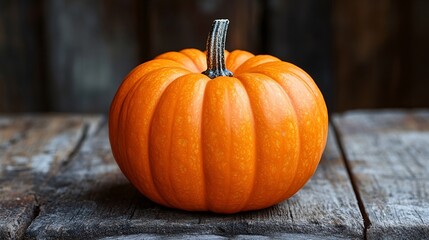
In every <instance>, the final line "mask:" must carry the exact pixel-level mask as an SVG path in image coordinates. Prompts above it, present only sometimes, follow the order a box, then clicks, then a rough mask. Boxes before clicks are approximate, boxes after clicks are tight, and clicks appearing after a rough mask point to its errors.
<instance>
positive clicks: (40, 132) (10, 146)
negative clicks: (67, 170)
mask: <svg viewBox="0 0 429 240" xmlns="http://www.w3.org/2000/svg"><path fill="white" fill-rule="evenodd" d="M99 119H100V118H99V117H86V118H85V117H80V116H66V115H61V116H60V115H56V116H33V115H29V116H20V117H16V116H2V117H0V239H17V238H20V237H22V236H23V234H24V232H25V230H26V228H27V227H28V225H30V223H31V221H32V220H33V219H34V217H36V216H37V214H38V213H39V209H40V206H41V202H40V197H41V196H40V191H39V189H40V188H41V187H42V186H43V185H44V184H45V183H46V181H47V180H48V179H49V178H51V177H52V176H53V175H55V174H56V173H57V172H58V170H59V169H60V168H61V167H63V166H64V165H66V164H67V162H68V161H69V159H70V156H71V155H73V154H74V152H75V151H77V149H78V147H79V145H80V143H81V141H83V139H84V138H85V136H86V135H87V133H88V132H89V131H92V130H91V129H93V128H94V125H96V123H97V122H98V121H99Z"/></svg>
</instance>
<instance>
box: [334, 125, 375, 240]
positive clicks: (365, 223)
mask: <svg viewBox="0 0 429 240" xmlns="http://www.w3.org/2000/svg"><path fill="white" fill-rule="evenodd" d="M330 123H331V125H332V129H333V132H334V135H335V141H336V144H337V146H338V149H339V151H340V154H341V156H342V159H343V162H344V165H345V166H346V170H347V175H348V176H349V179H350V183H351V185H352V188H353V192H354V194H355V197H356V200H357V204H358V206H359V211H360V213H361V215H362V219H363V226H364V229H363V238H364V239H365V240H366V239H367V233H368V229H369V228H370V227H371V220H370V219H369V215H368V212H367V211H366V209H365V205H364V203H363V200H362V196H361V194H360V192H359V188H358V186H357V181H356V178H355V177H354V174H353V170H352V167H351V166H350V161H349V159H348V158H347V155H346V152H345V148H344V145H343V141H342V137H341V135H340V131H339V129H338V128H337V126H336V124H335V122H333V121H330Z"/></svg>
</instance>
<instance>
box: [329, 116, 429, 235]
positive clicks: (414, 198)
mask: <svg viewBox="0 0 429 240" xmlns="http://www.w3.org/2000/svg"><path fill="white" fill-rule="evenodd" d="M334 123H335V127H336V129H337V130H338V133H339V135H340V140H341V142H342V145H343V147H344V152H345V156H346V159H347V160H348V161H349V163H350V167H351V170H352V173H353V175H354V177H355V179H356V184H357V187H358V190H359V192H360V194H361V198H362V201H363V204H364V207H365V210H366V212H367V214H368V216H369V220H370V221H371V224H372V225H371V226H370V227H369V229H368V230H367V237H368V239H428V238H429V175H428V173H429V167H428V166H429V148H428V146H429V111H418V110H416V111H407V112H404V111H384V112H379V111H378V112H373V111H355V112H347V113H345V114H343V115H337V116H336V117H335V118H334Z"/></svg>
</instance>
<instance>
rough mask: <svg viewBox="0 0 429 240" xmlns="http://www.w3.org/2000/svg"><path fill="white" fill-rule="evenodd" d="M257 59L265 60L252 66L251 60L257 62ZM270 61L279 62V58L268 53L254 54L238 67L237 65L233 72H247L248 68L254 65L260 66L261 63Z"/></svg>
mask: <svg viewBox="0 0 429 240" xmlns="http://www.w3.org/2000/svg"><path fill="white" fill-rule="evenodd" d="M258 60H260V61H262V60H265V61H264V62H262V63H258V64H256V65H254V66H252V62H254V61H255V62H258ZM271 62H281V60H280V59H278V58H276V57H273V56H270V55H255V56H253V57H251V58H249V59H247V60H246V61H244V62H243V63H242V64H241V65H240V66H239V67H237V69H236V70H235V74H242V73H247V72H249V70H250V69H252V68H254V67H257V66H261V65H263V64H266V63H271ZM247 65H250V66H247Z"/></svg>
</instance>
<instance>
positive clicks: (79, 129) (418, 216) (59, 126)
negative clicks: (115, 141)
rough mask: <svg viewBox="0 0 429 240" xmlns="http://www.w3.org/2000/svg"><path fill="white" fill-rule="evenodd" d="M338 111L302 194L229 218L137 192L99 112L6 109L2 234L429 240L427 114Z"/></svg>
mask: <svg viewBox="0 0 429 240" xmlns="http://www.w3.org/2000/svg"><path fill="white" fill-rule="evenodd" d="M332 119H333V125H332V127H331V128H330V134H329V139H328V143H327V146H326V149H325V152H324V155H323V157H322V160H321V163H320V165H319V167H318V169H317V171H316V173H315V175H314V176H313V178H312V179H311V180H310V181H309V182H308V183H307V184H306V185H305V187H304V188H303V189H302V190H301V191H299V192H298V193H297V194H296V195H295V196H293V197H292V198H290V199H289V200H287V201H284V202H282V203H280V204H278V205H276V206H273V207H271V208H268V209H264V210H260V211H252V212H244V213H239V214H233V215H221V214H212V213H203V212H185V211H180V210H174V209H169V208H165V207H161V206H159V205H157V204H155V203H153V202H151V201H149V200H148V199H146V198H145V197H143V196H142V195H141V194H139V193H138V192H137V191H136V190H135V189H134V187H133V186H132V185H130V184H129V183H128V181H127V180H126V178H125V177H124V176H123V175H122V173H121V172H120V171H119V169H118V167H117V165H116V163H115V162H114V159H113V157H112V155H111V150H110V145H109V141H108V137H107V136H108V129H107V125H106V121H105V118H103V117H101V116H77V115H42V116H34V115H27V116H23V115H20V116H5V115H3V116H0V174H1V175H0V239H21V238H25V239H116V238H118V237H120V238H121V239H143V238H144V239H164V238H166V239H227V238H230V237H234V238H236V239H260V238H262V239H264V238H265V239H269V238H274V239H282V238H292V239H365V238H367V239H382V238H384V239H425V238H427V239H429V235H428V233H429V227H428V226H429V210H428V209H429V192H428V191H429V185H428V184H429V177H428V173H429V167H427V163H428V162H429V148H428V147H427V146H429V111H428V110H420V111H419V110H415V111H352V112H347V113H344V114H336V115H334V117H333V118H332Z"/></svg>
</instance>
